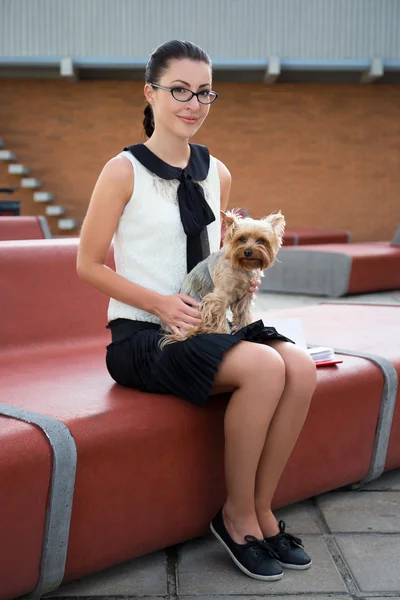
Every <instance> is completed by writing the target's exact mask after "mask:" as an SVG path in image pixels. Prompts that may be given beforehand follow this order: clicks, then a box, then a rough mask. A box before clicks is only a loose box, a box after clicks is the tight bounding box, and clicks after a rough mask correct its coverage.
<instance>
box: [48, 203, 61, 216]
mask: <svg viewBox="0 0 400 600" xmlns="http://www.w3.org/2000/svg"><path fill="white" fill-rule="evenodd" d="M45 212H46V215H47V216H49V217H60V216H61V215H65V206H58V205H55V204H52V205H50V206H46V211H45Z"/></svg>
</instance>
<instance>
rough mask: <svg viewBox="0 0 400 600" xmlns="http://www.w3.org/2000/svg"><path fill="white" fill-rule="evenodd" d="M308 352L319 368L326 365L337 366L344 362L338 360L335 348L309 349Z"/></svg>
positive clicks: (317, 347)
mask: <svg viewBox="0 0 400 600" xmlns="http://www.w3.org/2000/svg"><path fill="white" fill-rule="evenodd" d="M307 352H308V353H309V355H310V356H311V358H312V359H313V361H314V362H315V364H316V365H317V367H318V366H324V365H326V366H327V365H337V364H338V363H342V362H343V361H342V360H340V359H337V358H336V356H335V351H334V349H333V348H329V347H327V346H315V347H314V348H308V349H307Z"/></svg>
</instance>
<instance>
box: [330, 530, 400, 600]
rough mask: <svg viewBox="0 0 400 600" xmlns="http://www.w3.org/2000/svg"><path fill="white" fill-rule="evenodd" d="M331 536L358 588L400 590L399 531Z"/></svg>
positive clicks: (366, 590) (376, 591) (370, 590)
mask: <svg viewBox="0 0 400 600" xmlns="http://www.w3.org/2000/svg"><path fill="white" fill-rule="evenodd" d="M335 539H336V542H337V545H338V547H339V549H340V552H341V554H342V555H343V557H344V559H345V561H346V563H347V565H348V567H349V568H350V570H351V572H352V574H353V577H354V578H355V580H356V582H357V585H358V586H359V588H360V589H361V591H362V592H375V594H374V595H375V596H377V595H378V594H379V592H400V569H399V555H400V535H388V534H386V535H379V534H370V535H363V534H359V533H358V534H353V535H351V536H350V535H340V534H339V535H335ZM398 597H399V596H398ZM398 597H397V598H398Z"/></svg>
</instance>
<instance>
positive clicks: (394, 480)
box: [363, 469, 400, 491]
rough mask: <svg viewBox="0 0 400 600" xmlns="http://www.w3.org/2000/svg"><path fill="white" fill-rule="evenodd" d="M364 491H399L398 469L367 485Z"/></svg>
mask: <svg viewBox="0 0 400 600" xmlns="http://www.w3.org/2000/svg"><path fill="white" fill-rule="evenodd" d="M363 489H364V490H388V491H390V490H400V469H394V470H393V471H388V472H387V473H384V474H383V475H381V476H380V477H379V478H378V479H375V480H374V481H370V482H369V483H367V484H366V485H365V486H364V488H363Z"/></svg>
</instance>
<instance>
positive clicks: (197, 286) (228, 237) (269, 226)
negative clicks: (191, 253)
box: [161, 211, 285, 346]
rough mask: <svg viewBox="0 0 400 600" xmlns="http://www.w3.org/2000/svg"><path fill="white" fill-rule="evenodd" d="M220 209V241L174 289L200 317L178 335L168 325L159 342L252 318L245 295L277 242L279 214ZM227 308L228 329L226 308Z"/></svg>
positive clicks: (281, 219) (225, 330)
mask: <svg viewBox="0 0 400 600" xmlns="http://www.w3.org/2000/svg"><path fill="white" fill-rule="evenodd" d="M221 215H222V218H223V220H224V221H225V224H226V228H227V229H226V234H225V238H224V242H223V247H222V248H221V249H220V250H219V251H218V252H214V253H213V254H211V255H210V256H209V257H208V258H206V259H205V260H203V261H202V262H200V263H199V264H198V265H196V267H194V269H192V271H191V272H190V273H188V275H187V276H186V277H185V279H184V281H183V283H182V286H181V290H180V293H183V294H188V295H189V296H191V297H192V298H195V299H196V300H198V301H199V302H200V312H201V315H202V323H201V325H199V326H195V327H192V328H191V329H189V330H188V331H182V335H181V336H179V335H177V334H173V333H172V332H171V331H170V330H169V328H167V327H166V326H163V329H164V330H165V331H166V334H165V336H164V337H163V338H162V340H161V346H164V345H165V344H168V343H171V342H179V341H183V340H185V339H188V338H189V337H192V336H193V335H198V334H200V333H232V332H234V331H237V330H239V329H241V328H242V327H244V326H245V325H249V323H251V322H252V314H251V303H252V299H251V295H250V294H249V292H248V290H249V287H250V282H251V281H252V280H253V279H258V278H259V277H262V276H263V274H264V271H265V269H267V268H268V267H270V266H271V265H272V264H273V263H274V261H275V258H276V255H277V253H278V250H279V248H280V247H281V245H282V237H283V233H284V230H285V218H284V216H283V215H282V213H281V212H280V211H279V212H278V213H274V214H271V215H269V216H268V217H265V218H264V219H260V220H255V219H251V218H249V217H246V218H241V217H240V216H239V215H237V214H236V213H235V212H232V211H231V212H227V213H223V212H222V211H221ZM228 308H230V309H231V311H232V330H231V329H230V326H229V323H228V321H227V319H226V311H227V309H228Z"/></svg>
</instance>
